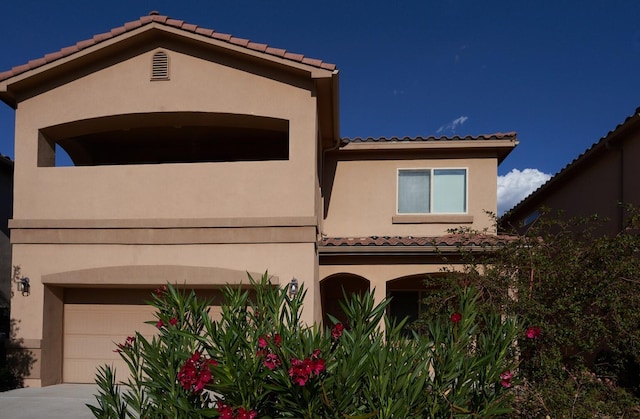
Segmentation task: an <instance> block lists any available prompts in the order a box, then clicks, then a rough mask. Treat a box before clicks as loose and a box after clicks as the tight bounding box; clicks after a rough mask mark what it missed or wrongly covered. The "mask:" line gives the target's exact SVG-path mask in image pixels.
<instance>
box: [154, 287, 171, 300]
mask: <svg viewBox="0 0 640 419" xmlns="http://www.w3.org/2000/svg"><path fill="white" fill-rule="evenodd" d="M168 291H169V289H168V288H167V286H166V285H163V286H161V287H160V288H156V289H155V290H154V291H153V294H154V295H155V296H156V297H158V298H162V297H164V296H165V294H166V293H167V292H168Z"/></svg>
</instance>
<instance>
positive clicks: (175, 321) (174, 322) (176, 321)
mask: <svg viewBox="0 0 640 419" xmlns="http://www.w3.org/2000/svg"><path fill="white" fill-rule="evenodd" d="M169 324H170V325H171V326H175V325H176V324H178V319H176V318H175V317H172V318H171V319H170V320H169Z"/></svg>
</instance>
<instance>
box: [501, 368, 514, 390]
mask: <svg viewBox="0 0 640 419" xmlns="http://www.w3.org/2000/svg"><path fill="white" fill-rule="evenodd" d="M512 378H513V374H512V373H511V371H510V370H506V371H505V372H503V373H502V374H500V380H502V381H500V384H501V385H502V387H505V388H509V387H511V379H512Z"/></svg>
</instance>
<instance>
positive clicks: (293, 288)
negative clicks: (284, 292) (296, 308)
mask: <svg viewBox="0 0 640 419" xmlns="http://www.w3.org/2000/svg"><path fill="white" fill-rule="evenodd" d="M299 289H300V286H299V285H298V280H297V279H295V278H292V279H291V282H289V296H291V297H293V296H294V295H296V294H297V293H298V290H299Z"/></svg>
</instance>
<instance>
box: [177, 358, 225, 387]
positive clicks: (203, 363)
mask: <svg viewBox="0 0 640 419" xmlns="http://www.w3.org/2000/svg"><path fill="white" fill-rule="evenodd" d="M216 365H218V363H217V362H216V361H215V360H213V359H205V358H203V357H202V355H201V354H200V352H198V351H196V352H194V354H193V355H192V356H191V358H189V359H187V362H185V363H184V365H183V366H182V368H180V371H179V372H178V382H179V383H180V384H181V385H182V387H184V389H185V390H187V391H193V392H194V393H196V394H197V393H200V392H201V391H202V389H203V388H204V386H206V385H207V383H209V381H211V378H212V375H211V370H210V369H209V368H210V367H213V366H216Z"/></svg>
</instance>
